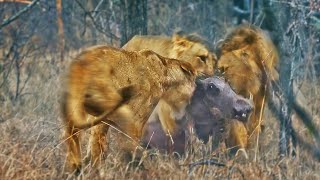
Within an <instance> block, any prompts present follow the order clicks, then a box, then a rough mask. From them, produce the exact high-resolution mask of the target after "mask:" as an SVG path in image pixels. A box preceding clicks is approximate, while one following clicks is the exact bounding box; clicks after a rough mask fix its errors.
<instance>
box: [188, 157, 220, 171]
mask: <svg viewBox="0 0 320 180" xmlns="http://www.w3.org/2000/svg"><path fill="white" fill-rule="evenodd" d="M202 165H215V166H218V167H225V166H226V164H225V163H221V162H218V161H217V159H213V158H212V159H207V160H205V159H203V160H199V161H196V162H193V163H190V164H189V174H191V173H192V171H193V168H194V167H196V166H202Z"/></svg>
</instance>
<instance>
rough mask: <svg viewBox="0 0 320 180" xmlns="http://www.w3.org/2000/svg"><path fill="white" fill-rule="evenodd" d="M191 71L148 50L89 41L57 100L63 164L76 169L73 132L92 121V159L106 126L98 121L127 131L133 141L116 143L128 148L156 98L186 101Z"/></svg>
mask: <svg viewBox="0 0 320 180" xmlns="http://www.w3.org/2000/svg"><path fill="white" fill-rule="evenodd" d="M195 76H196V72H195V71H194V69H193V68H192V66H191V65H190V64H189V63H187V62H183V61H178V60H174V59H168V58H164V57H162V56H159V55H158V54H156V53H154V52H153V51H149V50H143V51H139V52H128V51H125V50H121V49H116V48H112V47H108V46H95V47H92V48H89V49H87V50H85V51H83V52H82V53H80V55H78V56H77V57H76V58H75V59H74V61H73V62H72V64H71V65H70V69H69V72H68V74H67V78H66V84H67V85H66V87H65V92H64V96H63V104H62V108H63V111H62V112H63V116H64V122H65V125H66V138H67V147H68V150H67V151H68V152H67V161H68V167H69V168H70V169H71V170H75V169H80V168H81V157H80V156H81V155H80V154H81V152H80V144H79V133H80V131H81V129H84V128H88V127H92V126H94V125H97V126H96V127H94V129H95V130H94V131H93V135H92V138H91V141H92V143H91V150H92V151H91V158H92V162H97V161H98V160H99V158H100V156H101V152H103V151H104V150H105V148H106V145H105V144H106V143H107V142H105V140H106V133H107V131H108V125H106V124H101V121H102V120H103V121H105V122H107V123H109V124H112V125H114V126H116V127H118V128H119V129H120V130H121V131H123V132H124V133H126V134H128V135H129V136H130V137H131V138H132V139H133V142H132V141H130V142H128V143H126V142H122V146H123V147H124V148H125V149H124V150H125V151H128V152H129V151H130V152H131V151H133V150H134V149H135V147H136V146H137V142H138V141H139V139H140V136H141V133H142V128H143V126H144V124H145V123H146V121H147V119H148V117H149V116H150V114H151V112H152V110H153V108H154V107H155V105H156V104H157V103H158V101H159V100H160V98H162V99H163V100H164V101H166V102H167V103H169V104H170V103H172V102H181V103H182V104H184V103H186V102H188V101H189V99H190V98H191V96H192V93H193V91H194V88H195V83H194V81H195ZM170 106H171V104H170ZM172 107H175V106H172ZM93 116H95V117H96V118H93ZM166 120H170V119H166ZM170 123H171V122H168V124H170Z"/></svg>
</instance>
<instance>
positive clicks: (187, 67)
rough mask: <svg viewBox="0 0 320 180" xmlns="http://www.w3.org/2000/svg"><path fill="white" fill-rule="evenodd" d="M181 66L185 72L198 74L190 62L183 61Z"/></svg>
mask: <svg viewBox="0 0 320 180" xmlns="http://www.w3.org/2000/svg"><path fill="white" fill-rule="evenodd" d="M180 67H181V69H182V70H183V71H184V72H186V73H188V74H190V75H191V76H194V75H196V71H195V70H194V69H193V68H192V66H191V65H190V64H187V63H181V64H180Z"/></svg>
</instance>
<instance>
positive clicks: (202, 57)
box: [199, 56, 207, 62]
mask: <svg viewBox="0 0 320 180" xmlns="http://www.w3.org/2000/svg"><path fill="white" fill-rule="evenodd" d="M199 58H200V60H201V61H203V62H205V61H206V60H207V56H199Z"/></svg>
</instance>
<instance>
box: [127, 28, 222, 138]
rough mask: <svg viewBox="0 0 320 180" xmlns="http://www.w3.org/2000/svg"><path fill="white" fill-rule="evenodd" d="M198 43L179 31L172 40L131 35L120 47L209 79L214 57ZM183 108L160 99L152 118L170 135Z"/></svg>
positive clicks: (190, 36)
mask: <svg viewBox="0 0 320 180" xmlns="http://www.w3.org/2000/svg"><path fill="white" fill-rule="evenodd" d="M202 42H203V40H201V38H200V37H199V36H197V35H194V34H193V35H192V34H191V35H184V34H183V33H181V32H180V33H176V34H174V35H173V36H172V38H169V37H163V36H134V37H133V38H132V39H131V40H130V41H129V42H127V44H125V45H124V46H123V48H124V49H126V50H130V51H136V50H142V49H150V50H152V51H154V52H156V53H158V54H160V55H162V56H164V57H168V58H173V59H178V60H182V61H187V62H189V63H190V64H191V65H192V67H193V68H194V69H195V71H196V72H197V74H198V76H201V75H206V76H211V75H213V73H214V66H215V62H216V61H215V59H216V56H215V55H214V54H213V53H210V52H209V50H208V48H207V46H206V45H204V44H203V43H202ZM186 105H187V104H186V103H181V102H178V101H176V102H173V101H172V102H166V101H165V100H164V99H161V100H160V101H159V103H158V105H157V106H156V108H155V110H154V112H153V113H152V116H159V119H160V122H161V124H162V127H163V129H164V130H166V133H167V134H168V135H170V134H171V133H172V132H174V129H175V119H181V118H182V117H183V116H184V115H185V111H184V109H185V107H186ZM167 119H170V120H167ZM169 123H170V124H169Z"/></svg>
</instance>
